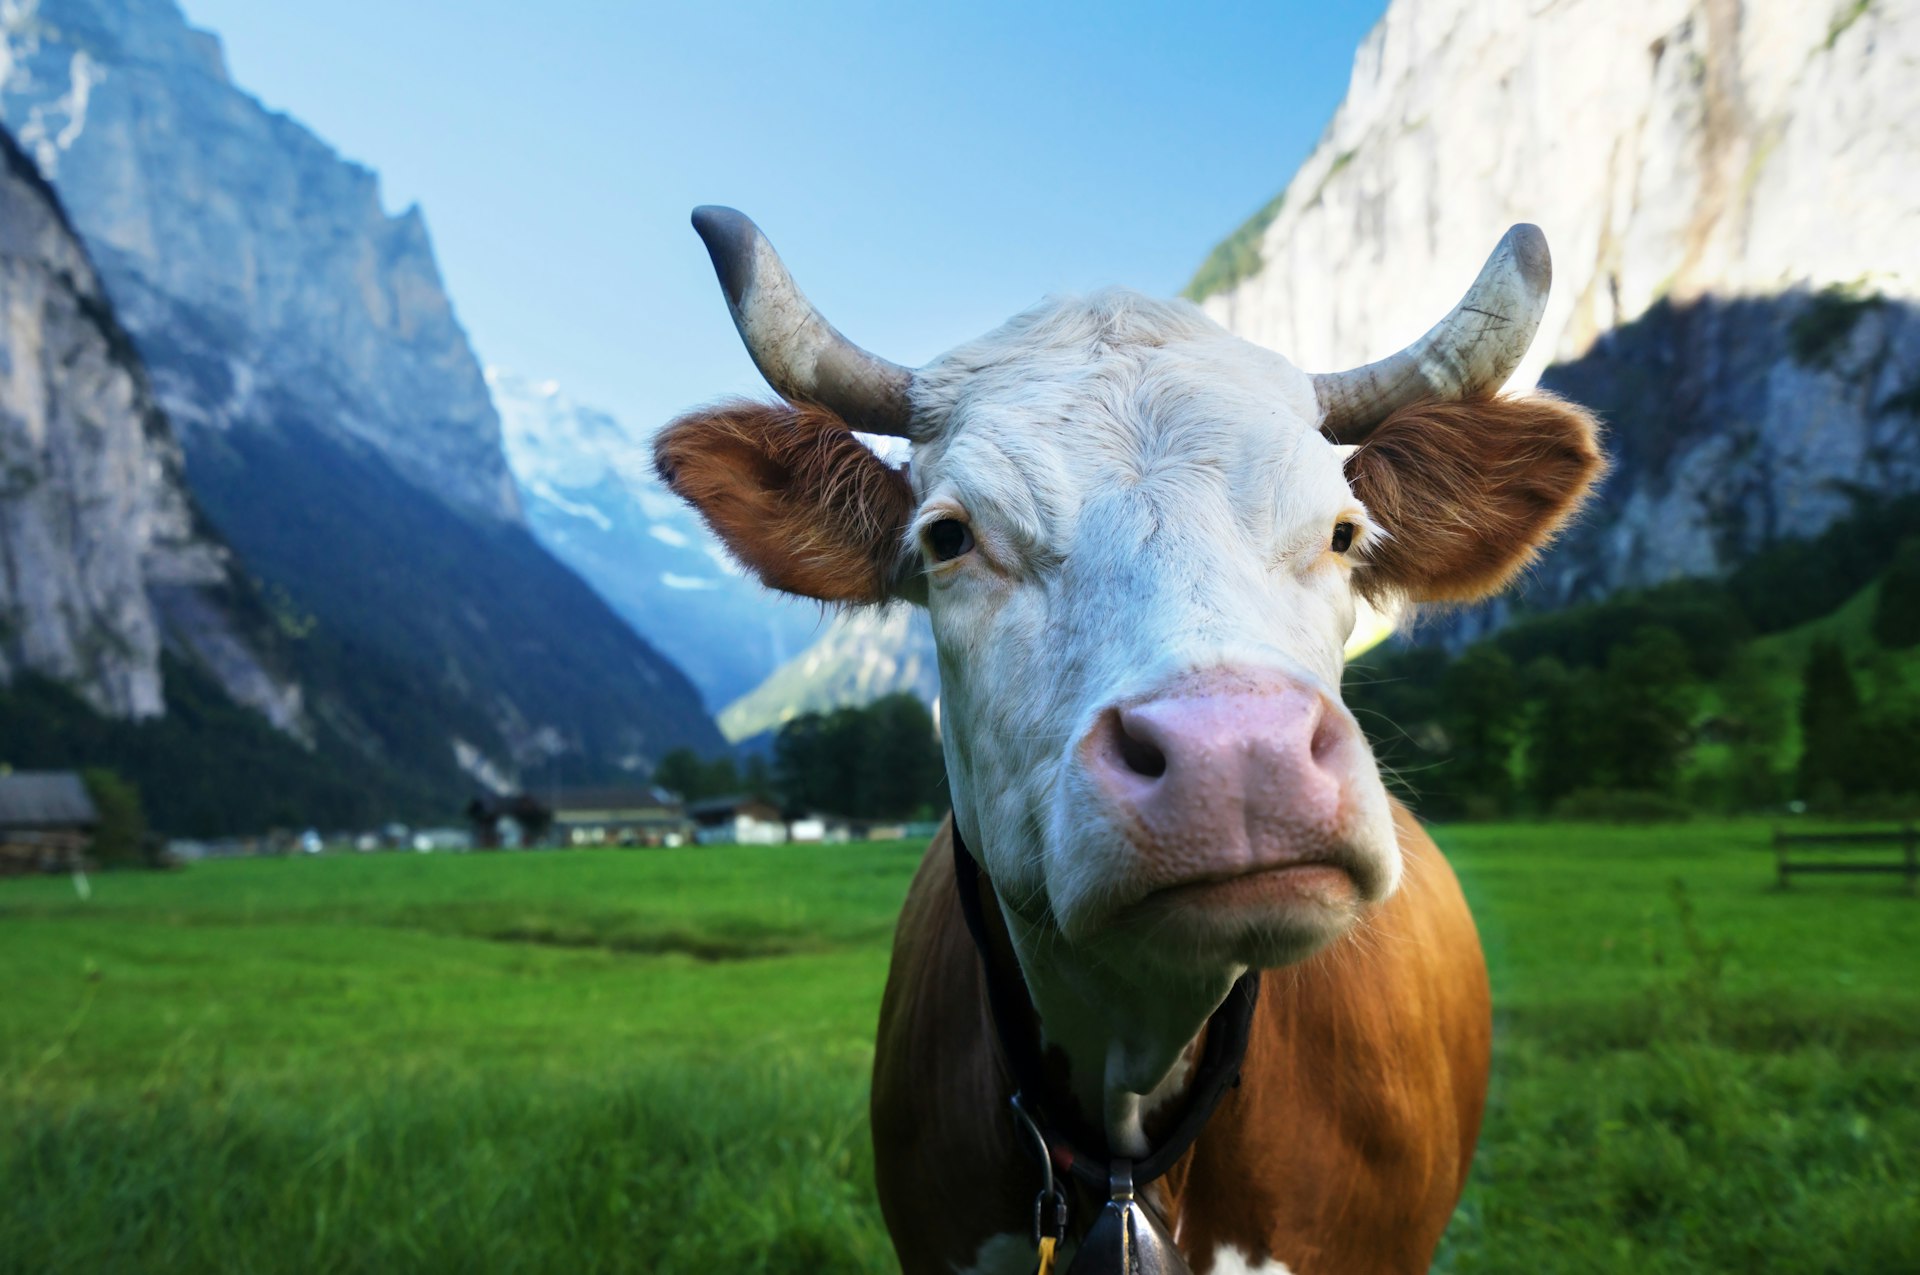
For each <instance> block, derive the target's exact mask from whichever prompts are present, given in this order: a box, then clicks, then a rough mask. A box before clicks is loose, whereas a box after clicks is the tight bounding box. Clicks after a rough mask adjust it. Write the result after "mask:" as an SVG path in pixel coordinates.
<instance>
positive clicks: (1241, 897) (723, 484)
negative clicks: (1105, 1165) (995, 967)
mask: <svg viewBox="0 0 1920 1275" xmlns="http://www.w3.org/2000/svg"><path fill="white" fill-rule="evenodd" d="M694 222H695V226H696V228H698V229H699V231H700V233H701V235H702V237H703V238H704V239H705V240H706V242H707V246H708V249H709V251H710V252H711V253H712V255H713V258H714V263H715V266H716V268H717V269H718V272H719V274H720V279H721V285H722V288H723V289H724V291H725V292H726V295H727V299H728V303H729V305H730V306H731V308H732V310H733V314H734V319H735V323H736V325H737V326H738V327H739V329H740V331H741V334H742V336H743V337H744V339H745V340H746V343H747V346H748V348H749V350H750V351H751V352H752V353H753V355H754V357H755V359H756V361H757V362H758V363H759V365H760V367H761V369H762V370H763V371H765V372H766V373H767V375H768V379H769V380H770V381H771V382H772V383H773V384H774V385H775V387H776V388H778V389H780V390H781V392H782V393H783V394H784V395H785V396H786V397H787V399H788V400H789V402H788V403H787V404H780V405H763V404H752V403H734V404H727V405H722V406H720V407H717V408H713V409H710V410H708V411H704V412H696V413H694V414H692V415H689V416H687V417H684V418H682V419H681V420H679V421H677V422H675V423H674V424H673V425H672V426H670V427H669V428H668V429H667V430H666V431H664V432H663V433H662V434H661V436H660V438H659V439H658V441H657V443H656V449H655V452H656V464H657V467H658V469H659V471H660V473H661V475H662V476H663V477H664V478H665V479H666V480H667V481H668V482H669V483H670V484H671V485H672V486H673V488H674V490H675V491H677V492H679V493H680V494H681V495H683V496H685V497H686V498H687V499H688V500H690V501H692V502H693V503H694V504H695V505H696V506H698V507H699V509H700V511H701V513H702V514H703V515H704V516H705V518H706V519H707V521H708V523H709V524H710V525H711V526H712V527H713V528H714V530H715V531H716V532H717V533H718V534H719V535H720V536H721V538H722V539H724V540H725V541H726V542H727V544H728V545H729V546H730V547H731V548H732V549H733V551H734V552H735V553H736V554H737V555H738V556H739V557H740V558H741V560H742V561H744V562H745V563H746V564H747V565H748V566H749V567H751V568H752V569H753V570H754V571H756V572H757V573H758V574H759V575H760V577H761V578H762V579H763V580H765V581H766V582H767V583H768V584H770V585H772V586H774V587H776V588H781V589H786V590H788V591H790V592H794V593H800V594H805V595H807V596H811V597H816V598H822V599H826V600H830V601H839V602H856V603H872V602H881V601H885V600H889V599H895V598H907V599H911V600H913V601H916V602H919V603H923V604H924V605H926V606H927V607H928V608H929V609H930V610H931V612H932V617H933V627H934V634H935V637H936V638H937V640H938V644H939V651H940V668H941V679H942V687H943V694H944V699H945V709H946V712H945V719H946V726H945V732H944V734H945V746H946V751H947V760H948V767H949V770H950V772H951V778H952V781H953V796H954V806H955V813H956V818H957V820H958V822H959V825H960V827H961V830H962V831H963V832H964V833H965V835H966V839H967V841H968V843H969V846H970V848H971V849H972V850H973V852H974V854H975V855H976V856H978V857H979V858H980V859H981V860H982V862H983V865H984V867H985V868H986V870H987V874H988V876H989V877H990V878H991V880H992V883H993V887H994V890H995V893H996V894H997V896H998V898H999V900H1000V903H1001V908H1002V912H1003V914H1004V915H1005V917H1006V920H1007V928H1008V931H1009V933H1010V934H1011V936H1012V938H1013V942H1014V946H1015V948H1016V951H1017V954H1018V956H1019V959H1020V964H1021V972H1022V974H1023V976H1024V977H1025V980H1026V983H1027V989H1028V992H1029V994H1030V995H1031V996H1032V998H1033V1001H1034V1004H1035V1006H1036V1008H1038V1010H1039V1011H1040V1017H1041V1023H1042V1027H1043V1029H1044V1031H1045V1033H1046V1035H1047V1037H1048V1039H1049V1041H1050V1042H1052V1043H1054V1044H1057V1045H1059V1046H1060V1047H1061V1048H1062V1049H1063V1050H1065V1052H1066V1053H1067V1056H1068V1058H1069V1061H1070V1070H1071V1072H1072V1076H1073V1083H1074V1085H1075V1088H1076V1091H1077V1092H1079V1093H1080V1095H1081V1096H1082V1098H1083V1099H1084V1100H1085V1102H1086V1103H1087V1104H1088V1109H1089V1112H1090V1113H1091V1112H1092V1111H1094V1110H1100V1111H1102V1112H1103V1115H1104V1119H1105V1121H1106V1123H1107V1126H1108V1134H1109V1138H1110V1140H1111V1143H1112V1145H1113V1146H1115V1147H1116V1148H1121V1147H1128V1146H1138V1145H1139V1144H1140V1140H1141V1138H1142V1137H1143V1136H1144V1135H1143V1134H1142V1133H1141V1128H1142V1125H1141V1119H1140V1113H1141V1109H1142V1106H1143V1104H1144V1103H1145V1102H1146V1101H1147V1100H1148V1098H1147V1096H1148V1095H1150V1094H1151V1093H1152V1091H1154V1090H1155V1088H1156V1086H1160V1085H1161V1084H1162V1083H1163V1082H1165V1081H1166V1080H1167V1078H1168V1077H1169V1076H1171V1075H1175V1074H1177V1071H1176V1064H1177V1062H1178V1059H1179V1058H1180V1056H1181V1052H1182V1050H1183V1049H1184V1048H1185V1046H1186V1045H1187V1043H1188V1042H1189V1041H1190V1040H1191V1039H1192V1038H1193V1036H1194V1033H1195V1032H1196V1031H1198V1030H1199V1028H1200V1026H1201V1025H1202V1024H1203V1023H1204V1021H1205V1019H1206V1017H1207V1015H1208V1014H1209V1013H1210V1012H1211V1011H1212V1009H1213V1008H1214V1007H1215V1006H1216V1005H1217V1004H1218V1003H1219V1001H1220V999H1221V998H1222V997H1223V996H1224V995H1225V994H1226V992H1227V990H1228V988H1229V987H1230V986H1231V984H1232V982H1233V980H1234V978H1235V977H1237V976H1238V975H1239V973H1240V972H1241V971H1242V970H1244V969H1245V968H1247V967H1249V966H1271V965H1278V964H1284V963H1286V962H1289V961H1295V960H1298V959H1300V958H1302V957H1304V956H1306V955H1308V954H1310V953H1311V952H1313V951H1314V950H1315V949H1316V948H1318V947H1320V946H1322V945H1323V944H1325V943H1327V942H1328V941H1329V940H1330V939H1333V938H1334V937H1336V936H1338V935H1339V934H1340V933H1341V932H1343V931H1344V930H1345V929H1347V928H1348V927H1350V926H1351V925H1353V924H1354V922H1355V920H1356V919H1357V918H1359V917H1361V916H1363V915H1364V913H1365V911H1366V909H1367V908H1368V907H1369V906H1371V905H1373V904H1376V903H1378V902H1379V901H1380V900H1382V899H1384V898H1386V897H1387V896H1388V895H1389V894H1390V893H1391V892H1392V891H1393V889H1394V887H1395V885H1396V883H1397V881H1398V879H1399V875H1400V870H1401V869H1400V854H1399V847H1398V844H1397V840H1396V836H1395V832H1394V826H1393V815H1392V812H1391V807H1390V805H1389V803H1388V801H1387V798H1386V793H1385V791H1384V789H1383V787H1382V785H1381V781H1380V776H1379V774H1378V771H1377V770H1376V768H1375V766H1374V763H1373V759H1372V756H1371V754H1370V752H1369V751H1368V748H1367V745H1366V741H1365V740H1364V738H1363V737H1362V735H1361V733H1360V731H1359V729H1358V728H1357V727H1356V725H1355V723H1354V720H1353V718H1352V716H1351V714H1349V713H1348V712H1347V710H1346V708H1345V707H1344V706H1343V705H1342V704H1341V702H1340V697H1339V682H1340V670H1341V651H1342V648H1343V646H1344V644H1345V643H1346V640H1347V637H1348V635H1349V634H1350V633H1351V632H1352V630H1353V626H1354V618H1355V610H1356V605H1357V602H1356V599H1357V598H1358V597H1359V596H1360V595H1361V594H1366V595H1368V596H1386V597H1391V598H1396V599H1406V600H1410V601H1416V602H1418V601H1464V600H1471V599H1474V598H1479V597H1484V596H1487V595H1488V594H1490V593H1492V592H1494V591H1496V590H1498V589H1499V588H1500V587H1501V586H1502V585H1504V584H1505V582H1506V581H1507V580H1508V579H1510V578H1511V577H1512V576H1513V574H1514V573H1515V572H1516V571H1518V570H1519V569H1520V567H1521V566H1523V565H1524V564H1525V563H1526V562H1527V561H1528V560H1529V559H1530V558H1531V557H1532V555H1533V554H1534V552H1535V551H1536V550H1537V548H1538V547H1539V546H1540V545H1541V544H1542V543H1544V542H1545V541H1546V540H1547V539H1548V538H1549V537H1550V536H1551V535H1552V533H1553V532H1554V530H1555V529H1556V528H1558V527H1559V526H1560V524H1561V523H1562V522H1564V521H1565V519H1566V518H1567V517H1568V516H1569V515H1570V514H1571V513H1572V511H1573V510H1574V509H1575V508H1577V506H1578V505H1579V503H1580V501H1581V500H1582V499H1583V498H1584V496H1585V494H1586V492H1587V490H1588V489H1589V487H1590V486H1591V485H1592V483H1593V482H1594V480H1595V479H1596V478H1597V477H1598V476H1599V474H1600V472H1601V471H1602V470H1603V468H1604V463H1603V461H1602V460H1601V457H1600V452H1599V447H1598V441H1597V435H1596V428H1595V425H1594V422H1593V421H1592V419H1591V418H1590V417H1588V416H1587V415H1586V414H1585V413H1583V412H1580V411H1579V410H1578V409H1575V408H1571V407H1569V406H1567V405H1566V404H1563V403H1560V402H1558V401H1557V400H1554V399H1551V398H1549V397H1545V396H1532V397H1527V398H1495V397H1491V392H1492V390H1494V389H1497V388H1498V386H1499V385H1500V384H1501V383H1502V382H1503V381H1504V380H1505V379H1506V377H1507V375H1508V374H1509V373H1510V372H1511V371H1512V369H1513V367H1514V365H1515V364H1516V363H1518V361H1519V359H1520V357H1521V355H1522V354H1524V352H1525V350H1526V347H1527V343H1528V341H1529V340H1530V339H1531V335H1532V332H1533V330H1534V328H1535V327H1536V326H1537V324H1538V322H1539V317H1540V314H1541V311H1542V309H1543V307H1544V305H1545V298H1546V287H1547V279H1548V276H1549V274H1550V267H1549V264H1548V261H1547V256H1546V245H1545V241H1544V239H1542V238H1541V237H1540V235H1539V232H1538V231H1537V230H1536V229H1533V228H1531V227H1525V226H1521V227H1515V228H1514V229H1513V230H1511V231H1509V232H1508V234H1507V236H1506V237H1505V238H1504V239H1502V240H1501V243H1500V245H1499V247H1497V248H1496V249H1495V251H1494V254H1493V256H1492V257H1490V258H1489V259H1488V263H1487V266H1486V267H1485V268H1483V270H1482V272H1481V275H1480V277H1479V279H1478V280H1476V282H1475V284H1474V286H1473V287H1472V288H1471V289H1470V290H1469V291H1468V293H1467V296H1466V298H1465V299H1463V300H1462V302H1461V303H1460V305H1459V306H1456V307H1455V309H1454V311H1453V313H1452V314H1450V315H1449V316H1448V317H1447V318H1446V319H1444V320H1443V321H1442V322H1441V323H1440V324H1439V325H1437V326H1436V327H1435V328H1434V329H1433V331H1432V332H1430V333H1429V334H1428V335H1427V336H1426V337H1424V338H1422V339H1421V341H1419V342H1416V343H1415V344H1414V345H1413V346H1409V347H1408V349H1407V350H1405V351H1402V352H1401V353H1400V354H1398V355H1395V356H1392V357H1391V358H1389V359H1385V360H1382V361H1381V362H1379V363H1376V364H1370V365H1368V366H1367V367H1365V368H1358V369H1353V370H1352V371H1349V372H1344V373H1337V374H1332V375H1322V376H1316V377H1309V376H1307V375H1306V374H1304V373H1302V372H1300V371H1299V370H1297V369H1296V368H1294V367H1293V366H1292V365H1291V364H1289V363H1288V362H1287V361H1286V360H1285V359H1283V358H1281V357H1279V356H1278V355H1276V354H1272V353H1269V352H1267V351H1265V350H1261V349H1259V348H1257V347H1255V346H1252V345H1249V344H1247V343H1245V342H1243V341H1240V340H1238V339H1237V338H1235V337H1233V336H1232V335H1230V334H1229V333H1227V332H1226V331H1224V330H1223V329H1221V328H1220V327H1219V326H1217V325H1216V324H1214V323H1213V322H1212V321H1211V320H1209V319H1207V318H1206V316H1205V315H1203V314H1202V313H1201V312H1200V311H1199V310H1197V309H1195V308H1194V307H1192V306H1189V305H1186V304H1184V303H1179V302H1161V301H1155V300H1152V299H1150V298H1146V297H1142V296H1139V295H1137V294H1133V293H1128V292H1119V291H1115V292H1108V293H1102V294H1099V295H1096V296H1094V297H1091V298H1086V299H1082V300H1071V301H1057V302H1050V303H1048V304H1046V305H1043V306H1041V307H1039V308H1037V309H1035V310H1033V311H1031V312H1029V313H1028V314H1025V315H1023V316H1021V317H1019V318H1017V319H1015V320H1013V321H1012V322H1011V323H1009V324H1007V325H1006V326H1005V327H1003V328H1001V329H1000V330H999V331H997V332H994V333H992V334H991V335H989V336H986V337H984V338H982V339H980V340H978V341H975V342H973V343H971V344H969V345H966V346H962V347H961V348H959V349H957V350H955V351H954V352H953V353H951V354H949V355H947V356H946V357H944V358H942V359H940V360H939V361H937V362H936V363H934V364H932V365H931V366H929V367H926V368H922V369H919V370H918V371H911V372H910V371H908V370H907V369H905V368H900V367H896V366H895V365H893V364H890V363H887V362H886V361H885V360H883V359H879V358H876V357H874V356H873V355H870V354H868V353H866V352H865V351H863V350H860V349H859V348H858V347H855V346H853V345H851V344H850V343H849V342H847V341H846V340H845V338H843V337H841V336H840V335H839V334H838V333H837V332H835V331H834V330H833V328H832V327H831V325H829V324H827V323H826V321H825V319H824V318H822V317H821V316H820V315H819V314H818V313H816V312H815V311H814V310H813V309H812V307H811V306H810V305H808V304H807V302H806V300H805V298H804V297H803V296H802V295H801V294H800V293H799V290H798V289H797V288H796V287H795V286H794V285H793V282H792V280H791V279H790V278H789V277H788V276H787V274H786V270H785V268H784V266H782V265H781V263H780V260H779V258H778V257H777V256H776V255H775V254H774V252H773V250H772V247H771V246H770V245H769V244H768V243H767V242H766V240H765V238H764V237H763V236H761V235H760V233H759V231H758V230H757V228H755V227H754V226H753V224H752V223H751V222H749V221H747V220H746V218H744V217H742V216H740V215H739V214H738V213H734V212H732V211H731V210H726V209H702V210H699V211H697V212H696V213H695V218H694ZM863 428H864V429H880V430H885V431H890V432H895V433H901V434H904V435H907V436H909V437H911V438H913V439H914V441H915V444H916V446H915V451H914V456H913V461H912V465H911V477H910V479H909V477H908V475H907V474H905V473H903V472H902V471H900V470H897V469H893V468H890V467H888V466H887V465H885V464H883V463H882V462H881V461H880V460H879V459H878V458H876V457H875V456H874V454H873V453H872V452H871V451H869V450H867V449H866V448H864V447H863V446H861V445H860V443H858V442H857V441H856V440H855V439H854V436H853V431H854V430H855V429H863ZM1329 434H1333V435H1337V436H1342V437H1348V438H1356V439H1364V442H1363V443H1362V445H1361V446H1360V447H1359V448H1358V450H1355V449H1354V448H1351V447H1342V446H1336V445H1335V444H1334V443H1332V442H1330V441H1328V435H1329Z"/></svg>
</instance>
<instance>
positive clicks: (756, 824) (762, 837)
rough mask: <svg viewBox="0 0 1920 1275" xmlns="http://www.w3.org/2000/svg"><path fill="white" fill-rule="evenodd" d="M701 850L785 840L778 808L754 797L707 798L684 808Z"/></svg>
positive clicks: (778, 842)
mask: <svg viewBox="0 0 1920 1275" xmlns="http://www.w3.org/2000/svg"><path fill="white" fill-rule="evenodd" d="M687 817H688V818H689V819H691V820H693V822H694V825H695V827H696V832H695V836H696V837H697V838H698V839H699V842H700V844H701V845H703V846H725V845H743V846H775V845H780V844H782V843H784V842H785V841H786V840H787V824H786V821H785V820H784V819H782V818H781V817H780V808H779V807H778V806H775V805H773V804H772V803H771V802H766V801H762V800H760V799H759V798H758V797H747V796H739V795H735V796H731V797H710V798H708V799H707V800H706V801H696V802H694V803H693V804H692V805H690V806H688V807H687Z"/></svg>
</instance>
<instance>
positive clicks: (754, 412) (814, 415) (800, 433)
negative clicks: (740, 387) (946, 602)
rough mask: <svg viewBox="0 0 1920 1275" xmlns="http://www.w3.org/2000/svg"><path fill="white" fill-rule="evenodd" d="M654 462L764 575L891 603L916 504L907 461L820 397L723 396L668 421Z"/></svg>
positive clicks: (793, 586)
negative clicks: (892, 461)
mask: <svg viewBox="0 0 1920 1275" xmlns="http://www.w3.org/2000/svg"><path fill="white" fill-rule="evenodd" d="M653 464H654V468H655V469H656V470H657V471H658V472H659V474H660V477H661V479H662V480H663V481H664V482H665V483H666V484H667V485H668V486H669V487H671V488H672V489H673V490H674V492H675V494H677V495H679V496H680V497H682V498H683V499H685V500H687V501H688V502H690V503H691V504H692V505H693V506H694V508H696V509H698V510H699V511H700V516H701V517H702V518H704V519H706V522H707V525H708V526H709V527H712V528H713V531H714V534H715V535H717V536H719V537H720V539H721V540H722V541H723V542H724V543H725V544H726V546H727V547H728V548H729V549H731V550H732V551H733V553H734V555H735V556H736V557H738V558H739V559H740V561H741V562H743V563H745V564H746V565H747V566H748V567H749V568H750V569H752V571H753V572H754V573H755V574H757V575H758V576H759V577H760V579H761V580H762V581H764V582H765V583H766V584H767V585H769V586H770V587H772V588H775V589H784V590H786V591H787V592H788V593H799V594H803V595H805V596H807V597H810V598H819V599H820V600H822V601H824V602H855V603H858V602H882V601H885V600H886V598H887V597H888V595H889V594H890V593H891V592H892V583H893V577H894V573H895V570H896V568H897V566H898V564H899V562H900V538H901V534H902V532H903V531H904V530H905V528H906V525H907V521H908V519H909V518H910V517H911V516H912V512H913V492H912V489H911V488H910V487H909V486H908V484H907V479H906V475H905V473H904V472H903V471H902V470H899V469H895V468H893V467H892V466H890V465H888V464H887V463H886V462H885V461H882V460H881V459H880V458H879V457H878V456H875V455H874V454H873V452H872V451H871V450H869V449H868V448H867V447H866V445H865V444H863V443H861V442H860V440H859V439H857V438H855V437H854V436H853V431H852V430H850V429H848V428H847V424H846V422H845V421H843V420H841V419H840V418H839V417H838V416H835V415H834V414H833V413H831V412H829V411H827V410H826V409H824V408H819V407H806V406H801V407H795V406H790V405H788V404H785V403H753V402H747V401H736V402H730V403H722V404H720V405H719V406H717V407H712V408H708V409H706V410H704V411H698V412H691V413H689V414H687V415H686V416H682V417H681V418H680V419H679V420H677V421H674V422H673V423H672V424H671V425H669V426H667V427H666V429H664V430H662V431H661V432H660V436H659V438H657V439H656V440H655V441H654V445H653Z"/></svg>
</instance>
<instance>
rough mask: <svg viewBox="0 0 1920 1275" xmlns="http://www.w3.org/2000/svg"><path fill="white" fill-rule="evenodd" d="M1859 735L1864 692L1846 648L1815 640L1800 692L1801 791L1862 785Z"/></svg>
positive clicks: (1830, 795) (1843, 791) (1823, 797)
mask: <svg viewBox="0 0 1920 1275" xmlns="http://www.w3.org/2000/svg"><path fill="white" fill-rule="evenodd" d="M1859 735H1860V693H1859V691H1858V690H1857V689H1855V687H1854V684H1853V672H1852V670H1850V669H1849V668H1848V667H1847V657H1846V653H1845V652H1843V651H1842V650H1841V649H1840V647H1839V645H1838V644H1837V643H1834V642H1829V641H1820V642H1815V643H1814V644H1813V650H1812V651H1811V652H1810V653H1809V654H1808V655H1807V671H1806V682H1805V686H1804V688H1803V689H1802V691H1801V694H1800V791H1801V793H1802V794H1803V795H1805V796H1806V797H1808V798H1810V799H1812V800H1816V801H1831V800H1833V799H1835V798H1837V797H1841V796H1845V795H1847V794H1848V793H1849V792H1852V791H1854V790H1855V788H1856V787H1857V786H1858V785H1857V782H1856V780H1855V773H1854V772H1855V767H1854V765H1853V762H1854V754H1855V751H1856V748H1857V744H1858V740H1859Z"/></svg>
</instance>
